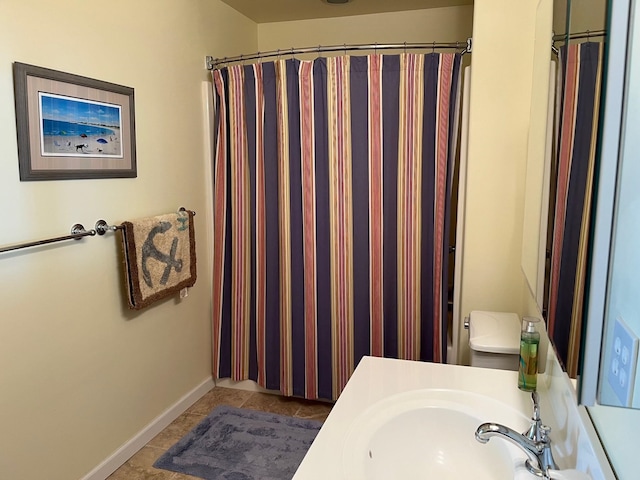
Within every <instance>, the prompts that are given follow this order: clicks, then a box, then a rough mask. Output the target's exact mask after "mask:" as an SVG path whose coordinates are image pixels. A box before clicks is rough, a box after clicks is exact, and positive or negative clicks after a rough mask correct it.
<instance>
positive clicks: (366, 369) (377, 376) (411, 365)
mask: <svg viewBox="0 0 640 480" xmlns="http://www.w3.org/2000/svg"><path fill="white" fill-rule="evenodd" d="M544 388H545V386H544V385H539V388H538V391H539V393H541V395H542V392H541V390H542V391H544ZM423 389H438V390H452V391H462V392H469V393H472V394H475V395H481V396H484V397H487V398H488V399H490V400H492V401H497V402H500V403H501V404H503V405H504V407H505V408H504V409H502V410H503V411H504V417H503V418H483V419H482V420H481V421H480V422H479V424H480V423H483V422H498V423H504V424H505V425H507V426H509V427H511V428H513V429H514V430H516V431H524V430H525V429H526V428H527V427H528V425H529V422H528V420H527V419H528V418H530V416H531V411H532V401H531V394H530V393H527V392H523V391H521V390H519V389H518V388H517V372H515V371H506V370H493V369H485V368H478V367H466V366H458V365H448V364H436V363H426V362H415V361H407V360H395V359H388V358H377V357H363V358H362V360H361V361H360V363H359V365H358V367H357V368H356V370H355V372H354V373H353V375H352V377H351V378H350V380H349V382H348V383H347V385H346V387H345V389H344V391H343V392H342V395H341V396H340V397H339V399H338V401H337V402H336V404H335V406H334V407H333V409H332V411H331V413H330V415H329V417H328V418H327V420H326V421H325V423H324V425H323V427H322V429H321V430H320V432H319V433H318V436H317V437H316V439H315V441H314V443H313V445H312V446H311V448H310V449H309V451H308V452H307V455H306V456H305V458H304V460H303V461H302V463H301V464H300V467H299V468H298V470H297V471H296V474H295V475H294V477H293V480H325V479H327V478H331V479H335V480H338V479H345V480H347V475H346V473H345V467H344V461H345V460H344V450H345V445H346V443H347V442H348V439H349V434H350V430H353V428H352V427H353V426H354V422H356V419H358V418H359V417H360V419H362V416H363V412H364V413H365V415H366V410H367V409H368V408H370V407H372V406H374V405H376V404H378V402H381V401H383V400H385V399H388V398H389V397H392V396H394V395H400V394H403V393H406V392H411V391H415V390H423ZM514 411H515V412H516V414H517V415H516V417H517V420H514V418H516V417H514ZM497 416H498V417H500V416H501V415H500V414H499V413H498V414H497ZM543 420H544V412H543ZM360 421H362V420H360ZM514 421H515V424H514ZM507 422H508V423H507ZM479 424H478V425H479ZM473 433H474V432H470V435H473ZM434 434H437V433H436V432H434ZM513 448H516V447H513ZM347 461H348V460H347ZM349 480H351V479H349Z"/></svg>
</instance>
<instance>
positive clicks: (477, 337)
mask: <svg viewBox="0 0 640 480" xmlns="http://www.w3.org/2000/svg"><path fill="white" fill-rule="evenodd" d="M520 325H521V322H520V317H519V316H518V315H517V314H515V313H505V312H483V311H478V310H474V311H472V312H471V313H470V314H469V348H470V349H471V366H472V367H484V368H497V369H501V370H518V362H519V359H520V328H521V326H520Z"/></svg>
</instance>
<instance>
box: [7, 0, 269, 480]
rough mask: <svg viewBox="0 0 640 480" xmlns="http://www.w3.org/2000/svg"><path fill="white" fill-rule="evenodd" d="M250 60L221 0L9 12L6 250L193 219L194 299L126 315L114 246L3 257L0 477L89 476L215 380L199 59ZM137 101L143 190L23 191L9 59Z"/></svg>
mask: <svg viewBox="0 0 640 480" xmlns="http://www.w3.org/2000/svg"><path fill="white" fill-rule="evenodd" d="M256 49H257V28H256V25H255V23H253V22H252V21H250V20H248V19H247V18H246V17H244V16H241V15H239V14H238V13H237V12H235V11H233V10H231V9H230V8H229V7H227V6H226V5H225V4H222V3H221V2H219V1H218V0H189V1H176V0H159V1H151V0H138V1H135V2H130V1H125V0H113V1H112V2H109V3H106V4H97V3H95V2H86V1H84V0H58V1H55V2H51V1H48V0H4V1H2V2H0V105H2V108H0V159H1V161H0V205H2V210H3V212H4V214H3V218H4V221H3V226H2V228H0V246H5V245H9V244H14V243H20V242H24V241H28V240H36V239H39V238H46V237H50V236H58V235H63V234H66V233H67V232H68V231H69V228H70V227H71V225H72V224H74V223H76V222H80V223H83V224H84V225H85V227H87V228H91V227H92V226H93V224H94V223H95V221H96V220H98V219H99V218H104V219H105V220H107V221H108V222H110V223H120V222H122V221H123V220H127V219H132V218H136V217H141V216H147V215H156V214H161V213H165V212H168V211H173V210H175V209H176V208H177V207H179V206H181V205H184V206H186V207H188V208H191V209H194V210H196V212H197V214H198V215H197V216H196V232H197V248H198V273H199V278H198V282H197V283H196V285H195V287H194V288H193V289H192V290H191V292H190V294H189V297H188V298H186V299H185V300H183V301H179V300H177V299H170V300H167V301H163V302H161V303H159V304H156V305H155V306H152V307H149V308H147V309H146V310H143V311H141V312H139V313H132V312H130V311H128V309H127V308H126V307H125V306H124V305H125V301H124V299H123V296H122V293H121V288H120V285H121V281H122V275H121V270H120V265H119V263H118V256H117V249H118V246H117V240H118V237H117V236H115V235H113V234H108V235H106V236H105V237H104V238H97V237H96V238H88V239H85V240H83V241H82V242H78V243H74V242H67V243H60V244H56V245H51V246H48V247H43V248H36V249H29V250H22V251H17V252H13V253H5V254H0V306H1V312H2V313H0V425H1V427H0V477H2V478H3V479H15V480H18V479H20V480H31V479H34V480H35V479H38V480H40V479H47V480H69V479H76V478H81V477H82V476H84V475H85V474H87V472H89V471H90V470H92V469H93V468H94V467H96V465H98V464H99V463H100V462H102V461H103V460H104V459H105V458H107V457H108V456H109V455H111V454H112V453H113V452H114V451H115V450H116V449H117V448H119V447H120V446H121V445H122V444H123V443H125V442H126V441H128V440H129V439H131V438H132V437H133V436H134V435H135V434H136V433H138V432H139V431H140V430H141V429H142V428H143V427H144V426H145V425H147V424H148V423H149V422H151V421H152V420H153V419H154V418H155V417H156V416H158V415H159V414H161V413H162V412H163V411H164V410H165V409H167V408H168V407H169V406H170V405H172V404H174V403H175V402H176V401H177V400H179V399H180V398H181V397H182V396H184V395H185V394H186V393H187V392H189V391H191V390H192V389H193V388H195V387H196V386H197V385H199V384H201V383H202V382H203V381H204V380H205V379H206V378H207V377H209V376H210V368H209V365H210V326H209V316H210V280H209V270H210V268H209V265H210V263H211V261H210V253H209V247H208V243H209V238H208V234H207V231H208V230H209V228H208V227H210V225H209V220H208V218H210V217H209V216H208V215H207V213H208V210H209V202H208V197H209V195H210V194H209V193H208V192H209V187H208V180H207V178H208V171H209V170H208V168H209V167H208V156H207V155H208V148H209V147H208V143H207V142H208V135H207V134H206V133H205V119H206V102H205V95H206V93H205V92H206V85H207V83H208V82H207V79H208V72H207V71H206V69H205V67H204V57H205V55H208V54H209V55H214V56H215V55H233V54H238V53H241V52H245V51H254V50H256ZM14 61H19V62H24V63H29V64H33V65H38V66H43V67H48V68H53V69H56V70H61V71H65V72H70V73H74V74H79V75H84V76H88V77H92V78H97V79H100V80H105V81H109V82H114V83H119V84H123V85H127V86H131V87H133V88H134V89H135V102H136V104H135V106H136V128H137V148H138V178H136V179H112V180H76V181H47V182H20V181H19V177H18V157H17V142H16V127H15V114H14V107H13V101H14V100H13V81H12V62H14Z"/></svg>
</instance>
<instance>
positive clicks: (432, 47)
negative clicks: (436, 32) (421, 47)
mask: <svg viewBox="0 0 640 480" xmlns="http://www.w3.org/2000/svg"><path fill="white" fill-rule="evenodd" d="M431 53H436V42H435V40H434V42H433V45H432V46H431Z"/></svg>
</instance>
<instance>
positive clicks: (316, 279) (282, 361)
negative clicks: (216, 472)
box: [213, 53, 461, 399]
mask: <svg viewBox="0 0 640 480" xmlns="http://www.w3.org/2000/svg"><path fill="white" fill-rule="evenodd" d="M460 60H461V58H460V55H459V54H438V53H432V54H428V55H419V54H406V53H405V54H402V55H370V56H362V57H350V56H341V57H334V58H318V59H315V60H312V61H299V60H296V59H289V60H278V61H276V62H265V63H257V64H253V65H235V66H230V67H228V68H224V69H222V70H215V71H214V72H213V85H214V111H215V115H214V136H215V158H214V202H215V205H214V215H215V218H214V265H213V270H214V271H213V280H214V284H213V375H214V378H227V377H230V378H231V379H233V380H245V379H252V380H254V381H256V382H257V383H258V384H259V385H261V386H262V387H265V388H267V389H272V390H279V391H280V392H281V393H282V394H283V395H287V396H291V395H295V396H301V397H305V398H309V399H317V398H322V399H336V398H337V397H338V395H339V394H340V392H341V391H342V389H343V388H344V386H345V384H346V382H347V380H348V379H349V377H350V375H351V374H352V372H353V370H354V368H355V366H356V365H357V363H358V361H359V360H360V358H361V357H362V356H363V355H375V356H386V357H394V358H404V359H414V360H425V361H435V362H442V361H444V360H445V358H444V355H445V353H446V311H447V291H446V285H447V282H446V276H445V275H446V271H447V250H448V244H447V238H448V235H447V234H446V232H447V228H448V199H449V196H450V190H451V187H452V186H451V177H452V169H453V164H452V160H453V156H454V150H455V139H456V136H457V125H458V114H457V112H458V108H457V107H458V97H459V85H460Z"/></svg>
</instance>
